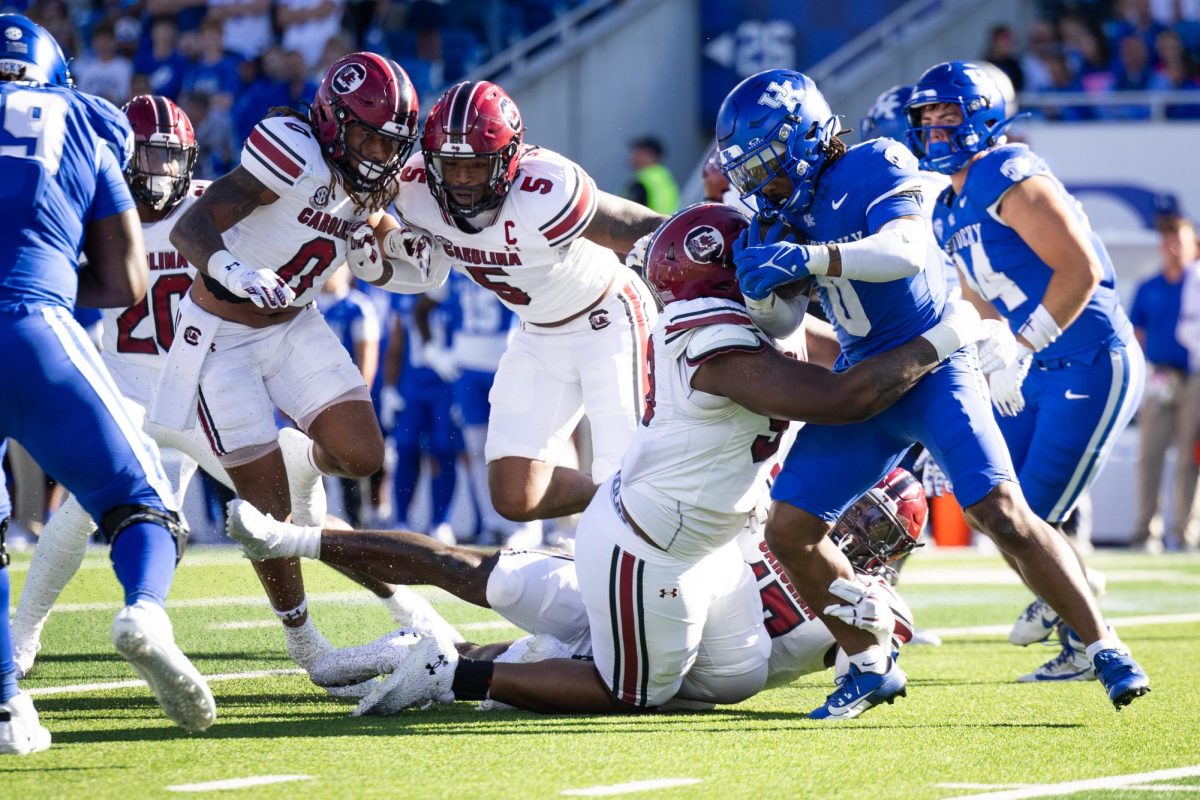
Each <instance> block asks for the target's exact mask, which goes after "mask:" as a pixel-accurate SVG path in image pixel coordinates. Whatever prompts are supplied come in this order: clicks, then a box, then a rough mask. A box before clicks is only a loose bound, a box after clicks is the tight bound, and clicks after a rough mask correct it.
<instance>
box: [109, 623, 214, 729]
mask: <svg viewBox="0 0 1200 800" xmlns="http://www.w3.org/2000/svg"><path fill="white" fill-rule="evenodd" d="M112 643H113V647H115V648H116V649H117V652H118V653H120V654H121V657H122V658H124V659H125V660H126V661H128V662H129V664H130V666H132V667H133V669H134V670H135V671H136V672H137V674H138V675H140V676H141V678H142V680H144V681H145V682H146V685H148V686H149V687H150V691H151V692H153V693H154V697H155V698H156V699H157V700H158V704H159V705H160V706H161V707H162V710H163V712H164V713H165V714H166V715H167V716H168V717H169V718H170V719H171V721H172V722H174V723H175V724H176V725H178V726H179V727H181V728H183V729H184V730H187V731H202V730H205V729H206V728H208V726H210V725H212V724H213V721H214V720H215V719H216V718H217V704H216V702H215V701H214V700H213V696H212V692H210V691H209V689H208V684H207V683H206V682H205V680H204V676H202V675H201V674H200V673H199V672H198V671H197V670H196V668H195V667H194V666H192V662H191V661H188V657H187V656H185V655H184V654H183V651H182V650H180V649H179V646H178V645H176V644H175V635H174V632H173V631H172V629H171V620H170V618H169V617H168V616H167V611H166V609H165V608H163V607H162V606H156V605H153V604H148V603H147V604H143V603H135V604H133V605H131V606H126V607H125V608H123V609H121V611H120V612H119V613H118V614H117V618H116V619H115V620H113V625H112Z"/></svg>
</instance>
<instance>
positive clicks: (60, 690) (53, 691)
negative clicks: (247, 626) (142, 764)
mask: <svg viewBox="0 0 1200 800" xmlns="http://www.w3.org/2000/svg"><path fill="white" fill-rule="evenodd" d="M303 674H305V673H304V670H302V669H261V670H256V671H254V672H222V673H219V674H217V675H205V676H204V679H205V680H206V681H208V682H209V683H212V682H213V681H245V680H252V679H254V678H269V677H271V676H272V675H303ZM145 685H146V684H145V683H144V682H143V681H108V682H106V683H74V684H71V685H69V686H41V687H39V688H36V689H26V690H25V691H27V692H29V694H31V695H33V696H35V697H38V696H40V697H46V696H49V695H57V694H79V693H81V692H106V691H110V690H112V689H137V688H139V687H142V686H145Z"/></svg>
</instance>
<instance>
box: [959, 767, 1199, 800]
mask: <svg viewBox="0 0 1200 800" xmlns="http://www.w3.org/2000/svg"><path fill="white" fill-rule="evenodd" d="M1197 775H1200V764H1198V765H1196V766H1194V767H1176V768H1175V769H1159V770H1155V771H1153V772H1137V773H1134V774H1132V775H1110V776H1109V777H1107V778H1089V779H1087V780H1082V781H1067V782H1065V783H1042V784H1034V785H1032V786H1023V787H1021V788H1019V789H1004V790H1001V791H998V792H986V793H984V794H964V795H959V796H956V797H949V798H945V800H1025V799H1026V798H1030V797H1062V796H1063V795H1068V794H1076V793H1078V792H1087V791H1092V790H1096V789H1099V790H1105V789H1138V790H1153V791H1159V787H1157V786H1154V787H1151V786H1143V785H1142V784H1144V783H1146V782H1148V781H1172V780H1177V779H1179V778H1193V777H1196V776H1197ZM1162 788H1163V789H1165V790H1166V791H1175V789H1166V787H1162ZM1178 788H1186V789H1192V790H1193V791H1200V787H1178Z"/></svg>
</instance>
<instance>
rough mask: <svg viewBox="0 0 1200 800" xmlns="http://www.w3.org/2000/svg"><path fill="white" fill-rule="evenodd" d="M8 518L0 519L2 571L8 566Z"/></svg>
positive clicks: (0, 561)
mask: <svg viewBox="0 0 1200 800" xmlns="http://www.w3.org/2000/svg"><path fill="white" fill-rule="evenodd" d="M7 545H8V517H5V518H4V519H0V569H4V568H5V567H7V566H8V549H7Z"/></svg>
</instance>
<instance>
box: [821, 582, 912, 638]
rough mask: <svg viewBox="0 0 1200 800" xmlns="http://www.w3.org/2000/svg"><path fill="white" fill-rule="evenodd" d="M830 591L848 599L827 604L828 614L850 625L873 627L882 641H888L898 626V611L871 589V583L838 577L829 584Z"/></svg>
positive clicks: (870, 629)
mask: <svg viewBox="0 0 1200 800" xmlns="http://www.w3.org/2000/svg"><path fill="white" fill-rule="evenodd" d="M829 593H830V594H832V595H834V596H836V597H840V598H842V599H843V600H845V601H846V602H845V603H844V604H841V605H832V606H826V607H825V614H826V615H828V616H831V617H836V618H837V619H840V620H841V621H842V622H844V623H846V624H847V625H851V626H853V627H855V628H860V629H862V630H864V631H869V632H870V633H872V634H874V635H875V638H876V639H878V640H879V641H880V643H881V644H885V643H886V642H887V641H888V640H889V638H890V637H891V635H892V629H893V628H895V627H896V615H895V614H893V613H892V607H891V606H890V605H889V604H888V602H887V600H886V599H885V598H883V597H878V596H876V595H874V594H872V593H871V592H870V591H869V587H867V586H865V585H863V584H861V583H859V582H858V581H848V580H846V579H845V578H837V579H836V580H834V582H833V583H831V584H829Z"/></svg>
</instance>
